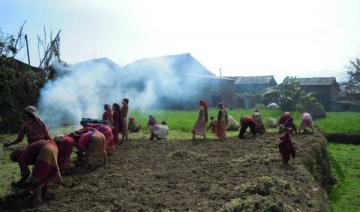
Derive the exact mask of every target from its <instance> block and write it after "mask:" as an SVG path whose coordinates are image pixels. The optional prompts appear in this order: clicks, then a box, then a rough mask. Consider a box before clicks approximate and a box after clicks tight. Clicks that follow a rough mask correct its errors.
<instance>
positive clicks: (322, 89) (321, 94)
mask: <svg viewBox="0 0 360 212" xmlns="http://www.w3.org/2000/svg"><path fill="white" fill-rule="evenodd" d="M301 87H302V88H303V89H304V90H305V91H306V92H313V93H314V94H315V97H316V98H317V99H318V100H319V102H321V103H322V104H323V105H324V107H325V108H326V109H327V110H330V109H331V106H330V105H331V99H332V96H333V95H335V94H336V92H335V91H334V89H333V87H334V86H332V85H330V86H329V85H308V86H301Z"/></svg>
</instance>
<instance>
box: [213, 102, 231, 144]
mask: <svg viewBox="0 0 360 212" xmlns="http://www.w3.org/2000/svg"><path fill="white" fill-rule="evenodd" d="M227 119H228V117H227V112H226V110H225V109H224V108H223V109H220V110H219V113H218V119H217V122H216V126H215V135H216V136H217V137H218V138H220V139H223V138H225V137H226V128H227Z"/></svg>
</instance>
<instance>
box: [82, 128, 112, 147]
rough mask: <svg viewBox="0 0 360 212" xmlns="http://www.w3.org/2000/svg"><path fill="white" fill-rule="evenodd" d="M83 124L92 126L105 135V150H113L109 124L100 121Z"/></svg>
mask: <svg viewBox="0 0 360 212" xmlns="http://www.w3.org/2000/svg"><path fill="white" fill-rule="evenodd" d="M83 126H84V127H85V128H87V127H90V128H94V129H96V130H98V131H99V132H101V133H102V134H103V135H104V136H105V140H106V151H107V152H110V151H113V150H114V149H115V143H114V135H113V132H112V130H111V127H110V126H109V125H107V124H101V123H86V124H84V125H83Z"/></svg>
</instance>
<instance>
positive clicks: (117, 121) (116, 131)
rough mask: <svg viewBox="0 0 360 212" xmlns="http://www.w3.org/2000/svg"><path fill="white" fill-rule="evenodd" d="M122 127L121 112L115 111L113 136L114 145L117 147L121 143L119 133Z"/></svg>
mask: <svg viewBox="0 0 360 212" xmlns="http://www.w3.org/2000/svg"><path fill="white" fill-rule="evenodd" d="M121 127H122V120H121V111H120V110H118V111H116V110H115V111H114V113H113V129H112V132H113V135H114V143H115V145H116V144H117V143H119V133H120V130H121Z"/></svg>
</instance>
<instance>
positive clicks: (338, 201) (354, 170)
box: [327, 143, 360, 211]
mask: <svg viewBox="0 0 360 212" xmlns="http://www.w3.org/2000/svg"><path fill="white" fill-rule="evenodd" d="M327 149H328V151H329V154H330V161H331V164H332V168H333V173H335V175H336V178H337V181H338V182H337V184H336V185H335V186H334V187H333V188H332V191H331V196H330V200H331V208H332V209H333V211H360V157H359V154H360V146H359V145H352V144H337V143H330V144H328V145H327Z"/></svg>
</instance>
